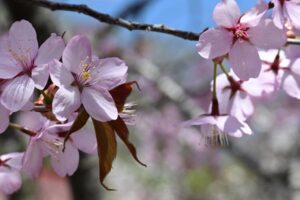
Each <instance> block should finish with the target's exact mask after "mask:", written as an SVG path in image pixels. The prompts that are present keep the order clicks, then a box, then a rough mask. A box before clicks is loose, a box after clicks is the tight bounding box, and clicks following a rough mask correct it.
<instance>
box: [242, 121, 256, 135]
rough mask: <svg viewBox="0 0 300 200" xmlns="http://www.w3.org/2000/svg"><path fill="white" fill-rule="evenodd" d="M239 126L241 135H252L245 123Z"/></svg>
mask: <svg viewBox="0 0 300 200" xmlns="http://www.w3.org/2000/svg"><path fill="white" fill-rule="evenodd" d="M241 124H242V127H241V128H240V130H241V132H242V133H243V134H247V135H252V133H253V132H252V130H251V128H250V127H249V125H248V124H246V123H245V122H241Z"/></svg>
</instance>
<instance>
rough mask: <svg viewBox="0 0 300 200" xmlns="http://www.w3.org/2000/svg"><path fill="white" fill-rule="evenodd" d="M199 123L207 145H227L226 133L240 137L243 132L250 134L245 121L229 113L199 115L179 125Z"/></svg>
mask: <svg viewBox="0 0 300 200" xmlns="http://www.w3.org/2000/svg"><path fill="white" fill-rule="evenodd" d="M194 125H199V126H200V131H201V135H202V137H203V138H204V140H205V142H206V145H208V146H226V145H228V138H227V135H230V136H233V137H242V136H243V134H247V135H251V134H252V130H251V129H250V127H249V126H248V125H247V124H246V123H245V122H242V121H240V120H239V119H237V118H235V117H233V116H231V115H208V114H205V115H200V116H199V117H197V118H195V119H191V120H188V121H185V122H182V123H181V126H183V127H186V126H194Z"/></svg>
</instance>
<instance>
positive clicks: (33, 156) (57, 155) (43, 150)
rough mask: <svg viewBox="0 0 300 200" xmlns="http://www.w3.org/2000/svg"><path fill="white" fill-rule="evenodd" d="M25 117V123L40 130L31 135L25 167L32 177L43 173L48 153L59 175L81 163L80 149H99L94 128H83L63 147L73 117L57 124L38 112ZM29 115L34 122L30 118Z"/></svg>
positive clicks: (91, 152)
mask: <svg viewBox="0 0 300 200" xmlns="http://www.w3.org/2000/svg"><path fill="white" fill-rule="evenodd" d="M24 117H26V118H25V119H24ZM22 118H23V119H22V120H21V124H24V125H27V128H29V129H30V130H32V131H33V132H34V133H35V134H36V135H35V136H33V137H31V138H30V141H29V145H28V147H27V150H26V152H25V156H24V160H23V170H24V172H25V173H26V174H27V175H29V176H30V177H32V178H36V177H38V175H39V174H40V171H41V168H42V162H43V158H44V157H45V156H48V155H50V157H51V164H52V167H53V169H54V170H55V172H56V173H57V174H58V175H60V176H66V175H72V174H73V173H74V172H75V171H76V169H77V167H78V164H79V152H78V149H80V150H81V151H83V152H86V153H90V154H94V153H95V152H96V150H97V146H96V136H95V134H94V133H93V131H90V130H89V129H87V128H82V129H80V130H79V131H77V132H75V133H73V134H72V135H71V136H70V139H69V140H68V141H67V143H66V146H65V151H63V142H64V137H65V135H66V134H67V132H68V130H69V129H70V127H71V125H72V124H73V120H71V121H69V122H68V123H66V124H54V123H53V122H51V121H49V120H47V119H46V118H44V117H42V116H41V115H40V114H38V113H35V112H28V113H25V114H24V116H23V117H22ZM28 119H30V120H34V122H32V121H31V122H28V121H29V120H28Z"/></svg>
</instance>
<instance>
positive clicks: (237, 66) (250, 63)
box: [229, 40, 261, 81]
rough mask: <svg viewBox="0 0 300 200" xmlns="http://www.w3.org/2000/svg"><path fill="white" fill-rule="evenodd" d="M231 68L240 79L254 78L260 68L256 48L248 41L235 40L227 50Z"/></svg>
mask: <svg viewBox="0 0 300 200" xmlns="http://www.w3.org/2000/svg"><path fill="white" fill-rule="evenodd" d="M229 62H230V64H231V67H232V70H233V71H234V73H235V74H236V75H237V76H238V77H239V78H240V79H241V80H244V81H246V80H248V79H249V78H256V77H257V76H258V75H259V72H260V69H261V61H260V59H259V56H258V52H257V49H256V48H255V47H254V46H253V45H251V44H250V43H249V42H246V41H243V40H237V41H236V42H235V43H234V45H233V47H232V49H231V50H230V52H229Z"/></svg>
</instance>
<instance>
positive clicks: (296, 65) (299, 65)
mask: <svg viewBox="0 0 300 200" xmlns="http://www.w3.org/2000/svg"><path fill="white" fill-rule="evenodd" d="M290 69H291V71H292V72H293V73H295V74H297V75H300V58H297V59H296V60H295V61H293V63H292V64H291V66H290Z"/></svg>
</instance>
